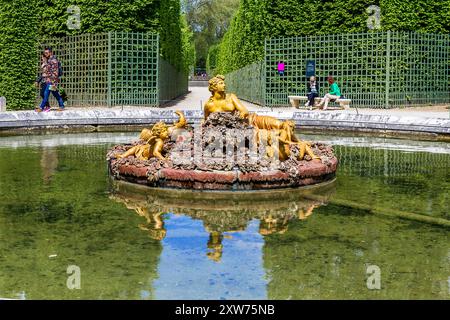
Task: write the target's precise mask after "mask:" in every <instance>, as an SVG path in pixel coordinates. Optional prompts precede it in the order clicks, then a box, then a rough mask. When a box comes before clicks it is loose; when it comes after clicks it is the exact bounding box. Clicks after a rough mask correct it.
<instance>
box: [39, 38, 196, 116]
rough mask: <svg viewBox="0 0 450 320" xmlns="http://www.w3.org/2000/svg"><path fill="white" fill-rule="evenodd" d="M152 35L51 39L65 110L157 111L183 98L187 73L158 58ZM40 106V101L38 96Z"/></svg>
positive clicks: (158, 40) (40, 49)
mask: <svg viewBox="0 0 450 320" xmlns="http://www.w3.org/2000/svg"><path fill="white" fill-rule="evenodd" d="M159 44H160V38H159V35H158V34H155V33H138V32H108V33H98V34H85V35H76V36H65V37H56V38H55V37H54V38H48V39H45V40H43V41H42V43H41V46H40V48H39V50H38V52H39V53H40V52H42V48H43V47H45V46H48V45H49V46H52V48H53V50H54V52H55V54H56V56H57V57H58V59H59V60H60V61H61V63H62V66H63V76H62V79H61V87H62V88H63V89H64V90H65V91H66V92H67V95H68V97H69V100H68V106H75V107H80V106H85V107H90V106H122V105H130V106H160V105H162V104H164V103H165V102H167V101H168V100H171V99H173V98H176V97H177V96H179V95H181V94H183V93H186V92H187V88H188V84H187V73H186V72H184V71H183V70H181V71H180V70H178V69H177V68H176V67H174V66H172V65H171V64H170V63H168V62H167V61H165V60H163V59H162V58H161V57H160V54H159V52H160V49H159ZM36 100H37V101H39V96H37V97H36Z"/></svg>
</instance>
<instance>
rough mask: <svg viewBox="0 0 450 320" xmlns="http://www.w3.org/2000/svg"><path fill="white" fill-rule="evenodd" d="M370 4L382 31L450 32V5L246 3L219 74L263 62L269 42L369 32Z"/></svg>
mask: <svg viewBox="0 0 450 320" xmlns="http://www.w3.org/2000/svg"><path fill="white" fill-rule="evenodd" d="M371 5H378V6H379V7H380V9H381V30H393V31H394V30H403V31H422V32H436V33H448V32H449V31H450V0H434V1H430V0H376V1H373V0H333V1H331V0H241V4H240V7H239V10H238V12H237V13H236V15H235V17H234V19H233V21H232V23H231V27H230V29H229V30H228V32H227V33H226V35H225V37H224V39H223V41H222V43H221V46H220V52H219V55H218V69H217V71H218V72H220V73H228V72H230V71H233V70H236V69H239V68H241V67H243V66H245V65H247V64H250V63H252V62H255V61H257V60H260V59H262V58H263V55H264V39H265V38H267V37H280V36H296V35H299V36H301V35H313V34H336V33H345V32H364V31H368V30H369V29H368V27H367V20H368V18H369V16H370V15H371V14H370V13H368V12H367V11H366V10H367V8H368V7H369V6H371Z"/></svg>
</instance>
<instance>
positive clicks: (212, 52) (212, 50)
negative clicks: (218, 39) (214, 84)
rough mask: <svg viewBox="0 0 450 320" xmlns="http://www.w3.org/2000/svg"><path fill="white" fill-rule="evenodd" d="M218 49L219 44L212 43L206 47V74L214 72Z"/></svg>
mask: <svg viewBox="0 0 450 320" xmlns="http://www.w3.org/2000/svg"><path fill="white" fill-rule="evenodd" d="M219 50H220V45H219V44H215V45H212V46H211V47H209V49H208V56H207V58H206V72H207V73H208V74H211V75H212V74H215V73H216V69H217V59H218V56H219Z"/></svg>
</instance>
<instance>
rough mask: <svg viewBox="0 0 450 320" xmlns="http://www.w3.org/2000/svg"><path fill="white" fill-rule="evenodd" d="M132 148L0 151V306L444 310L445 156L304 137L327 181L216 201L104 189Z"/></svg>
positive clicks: (406, 144)
mask: <svg viewBox="0 0 450 320" xmlns="http://www.w3.org/2000/svg"><path fill="white" fill-rule="evenodd" d="M135 137H136V134H134V133H96V134H71V135H46V136H21V137H1V138H0V298H10V299H235V298H237V299H356V298H362V299H375V298H380V299H391V298H397V299H413V298H417V299H436V298H437V299H448V298H449V297H450V287H449V280H450V278H449V277H450V245H449V244H450V242H449V220H450V216H449V189H450V187H449V180H450V179H449V178H450V170H449V167H450V148H449V144H446V143H440V142H418V141H408V140H396V139H383V138H361V137H349V136H336V135H334V136H326V135H320V136H303V137H304V138H306V139H310V140H319V141H324V142H332V143H333V144H334V145H335V151H336V153H337V155H338V157H339V159H340V161H341V163H340V167H339V169H338V174H337V180H336V182H334V183H331V184H328V185H325V186H322V187H321V188H318V189H309V190H306V191H296V192H293V191H289V192H287V191H286V192H281V193H275V194H267V193H266V194H263V195H255V194H250V195H245V196H231V197H228V196H227V197H225V196H223V195H220V194H219V195H217V194H200V195H198V194H192V193H187V194H186V193H179V192H169V191H162V192H157V191H155V192H153V193H146V192H144V191H143V190H141V189H140V188H137V189H136V188H134V187H130V186H128V185H126V184H116V183H112V182H111V181H110V180H109V178H108V174H107V168H106V162H105V153H106V150H107V149H108V148H109V147H110V146H111V145H113V144H116V143H121V142H128V141H130V140H133V139H134V138H135ZM71 265H75V266H78V267H79V268H80V281H81V282H80V285H81V289H79V290H77V289H74V290H70V289H68V287H67V281H68V279H69V280H70V279H73V278H70V277H71V276H72V274H68V273H67V268H68V266H71ZM370 266H377V267H378V268H379V270H380V275H379V278H376V277H377V274H372V271H370V270H371V269H370V268H369V267H370ZM368 270H369V271H370V272H368ZM374 277H375V278H376V279H375V278H374ZM374 279H375V280H374ZM377 279H379V280H380V282H379V283H380V289H379V290H377V289H373V287H374V285H373V284H374V283H376V280H377ZM69 282H70V281H69ZM368 282H369V285H368ZM371 284H372V285H371ZM375 287H376V285H375ZM370 288H372V289H370Z"/></svg>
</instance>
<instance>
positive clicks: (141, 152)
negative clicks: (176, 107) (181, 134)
mask: <svg viewBox="0 0 450 320" xmlns="http://www.w3.org/2000/svg"><path fill="white" fill-rule="evenodd" d="M176 114H178V116H179V117H180V119H179V121H178V122H177V123H174V125H173V126H171V127H168V126H167V125H166V124H165V123H164V122H158V123H157V124H155V125H154V126H153V127H152V128H151V129H150V130H149V129H143V130H142V132H141V134H140V136H139V138H140V139H141V140H144V141H145V143H143V144H139V145H137V146H134V147H132V148H131V149H129V150H128V151H126V152H125V153H123V154H117V155H116V157H117V158H127V157H130V156H133V157H136V158H137V159H139V160H148V159H150V158H158V159H161V160H166V158H164V156H163V155H162V150H163V147H164V142H165V141H166V140H167V139H168V138H169V137H170V135H171V134H172V133H173V132H174V131H175V130H176V129H181V128H184V127H185V126H186V124H187V122H186V119H185V117H184V114H183V113H182V112H181V111H176Z"/></svg>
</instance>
